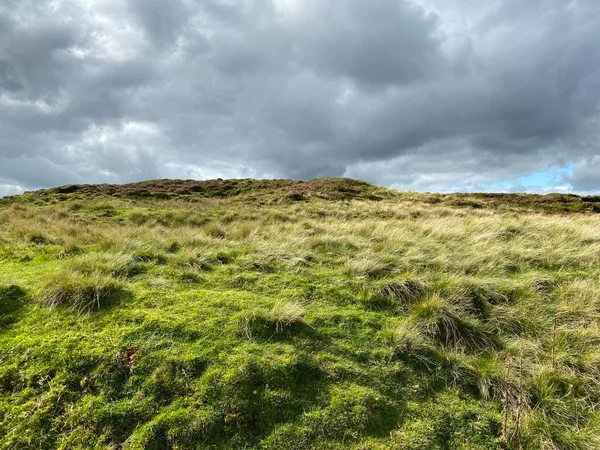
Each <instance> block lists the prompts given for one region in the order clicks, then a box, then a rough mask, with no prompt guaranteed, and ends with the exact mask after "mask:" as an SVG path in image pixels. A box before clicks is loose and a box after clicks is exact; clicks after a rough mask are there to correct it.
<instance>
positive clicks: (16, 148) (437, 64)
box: [0, 0, 600, 191]
mask: <svg viewBox="0 0 600 450" xmlns="http://www.w3.org/2000/svg"><path fill="white" fill-rule="evenodd" d="M598 30H600V4H598V3H597V2H596V1H593V0H578V1H573V2H564V1H562V0H535V1H530V2H519V1H516V0H499V1H497V2H493V3H485V4H484V3H481V2H471V1H469V2H465V1H457V0H453V1H446V0H423V1H422V2H419V5H417V4H416V3H415V2H412V1H408V0H374V1H370V2H365V1H361V0H342V1H340V0H336V1H334V0H320V1H319V0H272V1H253V0H237V1H223V0H203V1H200V0H179V1H175V2H170V1H166V0H151V1H141V0H129V1H127V2H121V1H117V0H94V1H93V2H90V3H89V4H88V6H87V7H83V6H82V4H81V3H80V2H77V1H75V0H62V1H59V2H33V1H32V2H27V1H19V2H17V1H6V2H2V5H0V42H1V43H0V184H3V185H6V186H8V185H11V186H23V187H34V186H35V187H39V186H49V185H53V184H63V183H67V182H74V181H78V182H101V181H110V182H124V181H129V180H134V179H142V178H153V177H163V176H169V177H179V176H181V177H190V176H191V177H212V176H220V175H221V176H256V177H262V176H267V177H273V176H276V177H301V178H310V177H314V176H334V175H347V176H357V177H363V178H366V179H368V180H369V181H373V182H375V183H380V184H386V185H393V186H398V187H403V188H411V189H418V190H428V189H449V186H450V187H451V188H452V189H454V188H453V187H452V186H454V187H456V188H460V186H463V187H464V188H465V189H476V188H477V187H478V186H479V187H481V186H485V185H486V184H489V183H493V182H496V181H502V180H510V179H514V178H516V177H518V176H521V175H523V174H525V173H530V172H533V171H536V170H545V168H547V167H551V166H557V165H563V166H564V165H567V164H575V166H574V170H573V175H572V176H571V177H569V178H568V179H567V178H565V179H564V180H563V181H564V182H565V183H570V184H571V186H572V188H573V189H577V190H586V191H590V190H594V189H596V190H598V189H600V180H599V179H597V178H596V177H594V176H593V174H591V172H590V173H588V172H589V170H587V168H588V167H589V166H590V164H583V163H581V161H594V156H595V155H596V154H598V153H600V151H599V146H598V142H600V141H599V140H598V138H599V135H600V133H599V131H598V130H600V128H599V127H598V126H597V124H598V123H599V121H600V114H599V108H600V103H599V101H600V100H599V99H600V50H599V49H600V47H599V46H598V45H597V42H598V40H599V38H600V32H599V31H598ZM578 164H581V166H580V165H578ZM594 164H595V163H594ZM594 164H591V166H593V167H595V165H594ZM511 186H514V188H515V189H518V188H519V186H518V183H513V184H512V185H511ZM559 187H560V186H558V185H557V188H559Z"/></svg>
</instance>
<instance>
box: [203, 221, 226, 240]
mask: <svg viewBox="0 0 600 450" xmlns="http://www.w3.org/2000/svg"><path fill="white" fill-rule="evenodd" d="M203 231H204V233H206V235H207V236H209V237H211V238H214V239H226V238H227V232H226V231H225V229H224V228H223V227H221V226H220V225H218V224H216V223H209V224H207V225H206V226H204V227H203Z"/></svg>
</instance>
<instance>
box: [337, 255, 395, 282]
mask: <svg viewBox="0 0 600 450" xmlns="http://www.w3.org/2000/svg"><path fill="white" fill-rule="evenodd" d="M395 268H396V265H395V264H394V263H393V262H391V261H385V260H380V259H377V258H373V257H370V256H362V257H360V258H356V259H352V260H350V261H348V262H347V263H346V273H347V274H348V275H350V276H353V277H367V278H381V277H383V276H385V275H389V274H391V273H393V272H394V270H395Z"/></svg>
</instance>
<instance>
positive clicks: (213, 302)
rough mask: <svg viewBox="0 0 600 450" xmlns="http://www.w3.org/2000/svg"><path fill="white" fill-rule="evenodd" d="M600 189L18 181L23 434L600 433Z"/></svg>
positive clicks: (561, 445)
mask: <svg viewBox="0 0 600 450" xmlns="http://www.w3.org/2000/svg"><path fill="white" fill-rule="evenodd" d="M595 205H596V203H595V199H594V198H582V197H576V196H554V197H552V196H546V197H540V196H486V195H474V196H468V195H450V196H442V195H437V194H408V193H406V194H404V193H397V192H394V191H390V190H385V189H378V188H375V187H373V186H370V185H367V184H366V183H361V182H354V181H352V180H339V179H333V180H317V181H313V182H309V183H299V182H291V181H286V180H280V181H277V182H266V181H260V182H256V181H252V180H242V181H232V180H224V181H214V182H175V181H169V180H162V181H160V182H154V183H152V182H146V183H142V184H141V185H130V186H122V187H118V186H83V187H81V186H67V187H63V188H58V189H55V190H51V191H40V192H35V193H28V194H25V195H23V196H18V197H12V198H5V199H2V200H0V448H2V449H28V448H47V449H51V448H64V449H67V448H69V449H70V448H107V449H108V448H113V449H117V448H123V449H164V448H178V449H184V448H199V449H200V448H201V449H204V448H214V449H221V448H223V449H228V448H230V449H239V448H265V449H267V448H268V449H309V448H324V449H337V448H340V449H341V448H344V449H345V448H353V449H390V448H397V449H454V448H461V449H489V448H502V447H505V448H514V449H518V448H526V449H538V448H540V449H541V448H558V449H596V448H600V432H599V431H598V430H600V415H599V414H598V410H597V405H598V404H599V402H600V330H599V328H598V325H599V323H600V322H599V317H600V316H599V314H600V285H599V282H600V278H599V276H600V265H599V262H600V216H597V215H596V214H595V212H594V211H595V210H594V207H595ZM53 300H56V301H53ZM59 300H60V301H59Z"/></svg>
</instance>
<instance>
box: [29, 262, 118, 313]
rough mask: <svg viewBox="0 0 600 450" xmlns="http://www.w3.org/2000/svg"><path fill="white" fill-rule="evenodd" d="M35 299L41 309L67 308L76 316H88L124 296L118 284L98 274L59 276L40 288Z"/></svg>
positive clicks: (51, 278) (64, 274)
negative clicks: (37, 297)
mask: <svg viewBox="0 0 600 450" xmlns="http://www.w3.org/2000/svg"><path fill="white" fill-rule="evenodd" d="M38 295H39V298H40V301H41V305H42V306H45V307H49V308H56V307H59V306H67V307H70V308H73V309H75V310H77V311H78V312H79V313H88V312H92V311H99V310H100V309H103V308H106V307H108V306H110V305H111V304H113V303H114V302H116V301H118V300H119V297H122V296H123V295H124V288H123V285H122V284H121V283H120V282H119V281H117V280H115V279H114V278H112V277H109V276H106V275H103V274H102V273H99V272H96V273H92V274H88V275H83V274H77V273H59V274H57V275H54V276H52V277H50V278H49V279H47V280H46V281H45V282H44V283H43V284H42V285H41V286H40V288H39V293H38Z"/></svg>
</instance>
